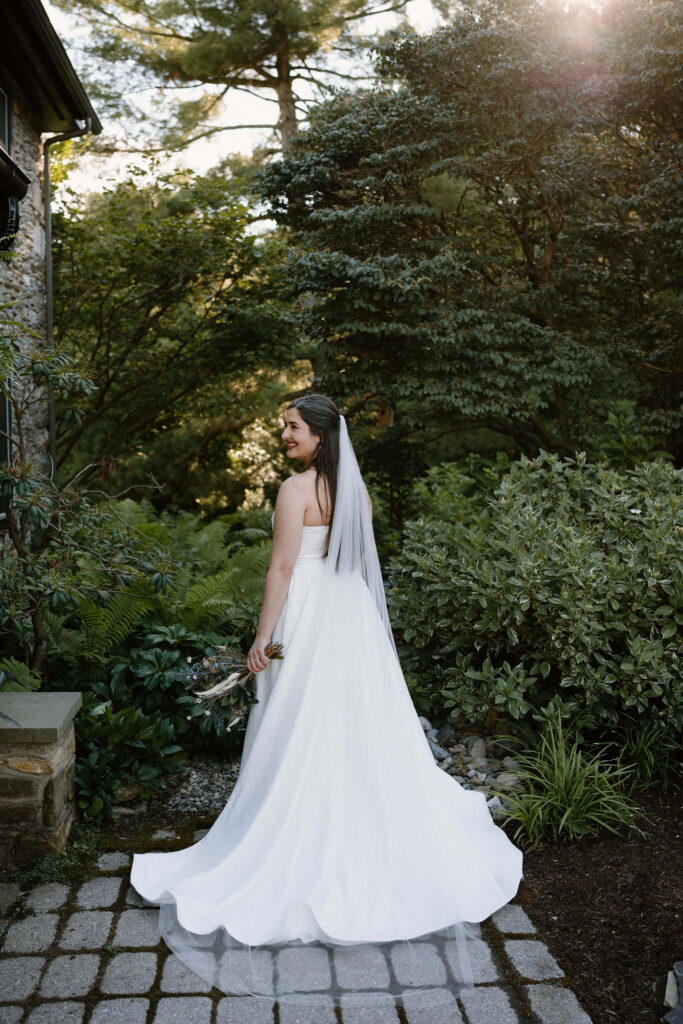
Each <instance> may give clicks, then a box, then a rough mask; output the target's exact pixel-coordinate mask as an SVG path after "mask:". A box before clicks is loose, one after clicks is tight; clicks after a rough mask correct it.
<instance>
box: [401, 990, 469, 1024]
mask: <svg viewBox="0 0 683 1024" xmlns="http://www.w3.org/2000/svg"><path fill="white" fill-rule="evenodd" d="M439 999H441V1000H443V1001H442V1002H439V1001H438V1000H439ZM403 1005H404V1007H405V1012H406V1016H407V1018H408V1021H409V1024H463V1018H462V1014H461V1013H460V1010H459V1009H458V1004H457V1003H456V1001H455V996H454V995H453V993H452V992H451V991H449V989H447V988H444V989H441V991H439V990H438V989H436V990H434V989H415V991H413V992H410V991H406V992H404V993H403Z"/></svg>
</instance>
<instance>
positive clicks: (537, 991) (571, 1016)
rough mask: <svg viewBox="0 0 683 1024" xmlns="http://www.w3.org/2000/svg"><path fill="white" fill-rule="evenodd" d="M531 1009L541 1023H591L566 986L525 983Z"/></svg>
mask: <svg viewBox="0 0 683 1024" xmlns="http://www.w3.org/2000/svg"><path fill="white" fill-rule="evenodd" d="M526 991H527V995H528V997H529V1003H530V1005H531V1009H532V1010H533V1011H534V1013H535V1014H536V1016H537V1017H538V1019H539V1020H540V1021H541V1024H591V1019H590V1017H589V1016H588V1014H587V1013H585V1012H584V1011H583V1010H582V1009H581V1006H580V1005H579V1001H578V999H577V998H576V996H575V995H574V993H573V992H571V991H570V990H569V989H568V988H561V987H560V986H558V985H527V990H526Z"/></svg>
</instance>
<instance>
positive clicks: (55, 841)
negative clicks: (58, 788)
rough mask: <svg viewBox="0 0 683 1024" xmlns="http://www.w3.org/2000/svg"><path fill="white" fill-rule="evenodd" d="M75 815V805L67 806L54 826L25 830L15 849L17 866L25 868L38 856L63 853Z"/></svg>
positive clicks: (19, 837) (18, 838)
mask: <svg viewBox="0 0 683 1024" xmlns="http://www.w3.org/2000/svg"><path fill="white" fill-rule="evenodd" d="M73 816H74V809H73V806H65V807H64V809H63V811H62V815H61V817H60V819H59V821H58V822H57V823H56V825H55V827H54V828H52V829H43V830H41V831H39V832H38V831H36V832H25V833H22V835H20V836H18V837H17V840H16V846H15V849H14V864H15V866H16V867H17V868H25V867H27V866H28V865H29V864H31V863H32V862H33V861H34V860H35V859H36V858H37V857H45V856H47V854H49V853H63V852H64V850H65V848H66V840H67V837H68V835H69V830H70V829H71V825H72V823H73Z"/></svg>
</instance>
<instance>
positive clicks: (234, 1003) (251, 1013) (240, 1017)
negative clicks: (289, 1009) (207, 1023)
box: [216, 996, 273, 1024]
mask: <svg viewBox="0 0 683 1024" xmlns="http://www.w3.org/2000/svg"><path fill="white" fill-rule="evenodd" d="M216 1024H273V1006H272V1003H270V1002H268V1001H266V1000H265V999H258V998H257V999H254V998H253V996H225V997H224V998H223V999H221V1001H220V1002H219V1004H218V1006H217V1007H216Z"/></svg>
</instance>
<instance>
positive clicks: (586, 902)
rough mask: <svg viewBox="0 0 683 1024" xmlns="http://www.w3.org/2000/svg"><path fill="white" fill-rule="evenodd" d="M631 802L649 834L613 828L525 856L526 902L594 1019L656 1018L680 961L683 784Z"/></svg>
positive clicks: (596, 1023) (609, 1022)
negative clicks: (618, 833) (621, 833)
mask: <svg viewBox="0 0 683 1024" xmlns="http://www.w3.org/2000/svg"><path fill="white" fill-rule="evenodd" d="M633 799H634V800H635V801H636V802H637V804H638V805H639V806H640V808H641V809H642V811H643V813H644V815H645V816H646V818H647V819H648V821H647V822H643V821H642V820H641V822H640V827H641V828H642V829H643V830H644V831H645V832H646V833H647V834H646V836H645V837H639V836H636V837H633V838H624V837H622V838H619V837H617V836H613V835H611V834H610V833H608V832H607V833H603V834H601V835H600V836H599V837H593V838H582V839H579V840H572V841H571V842H567V843H543V844H542V845H539V846H538V847H537V848H536V849H535V850H529V851H528V852H526V851H525V856H524V880H523V881H522V883H521V885H520V889H519V897H518V898H519V902H520V903H521V904H522V905H523V906H524V908H525V910H526V911H527V913H528V914H529V916H530V917H531V918H532V920H533V921H534V923H535V924H536V926H537V927H538V929H539V932H541V935H540V936H539V938H543V939H544V940H545V941H546V942H547V944H548V947H549V948H550V951H551V952H552V954H553V955H554V957H555V959H556V960H557V961H558V963H559V964H560V966H561V967H562V969H563V970H564V972H565V974H566V975H567V978H568V981H569V984H570V987H571V988H572V989H573V990H574V992H575V993H576V995H577V997H578V999H579V1001H580V1003H581V1005H582V1006H583V1007H584V1009H585V1010H586V1012H587V1013H588V1014H589V1015H590V1017H591V1018H592V1020H593V1024H614V1022H618V1024H659V1021H660V1020H661V1017H662V1014H663V1013H665V1012H666V1011H665V1008H664V989H665V986H666V977H667V973H668V972H669V971H670V970H671V968H672V967H673V964H674V962H675V961H678V960H682V959H683V858H682V857H681V838H682V836H683V789H681V788H680V786H672V787H670V788H669V789H667V790H665V791H663V790H650V791H648V792H641V793H638V794H633ZM506 832H508V834H510V830H509V829H508V828H506Z"/></svg>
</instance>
